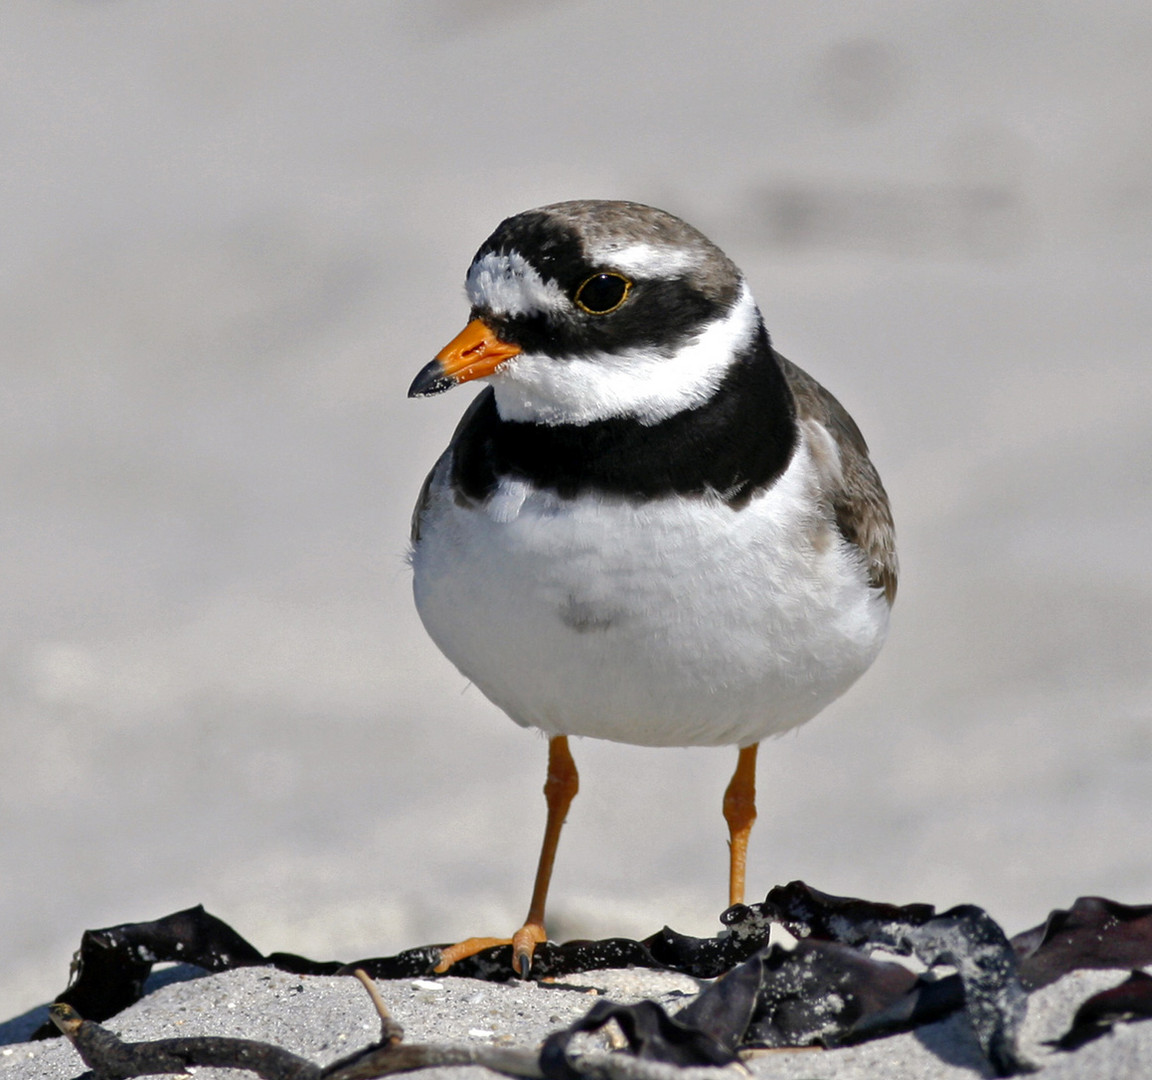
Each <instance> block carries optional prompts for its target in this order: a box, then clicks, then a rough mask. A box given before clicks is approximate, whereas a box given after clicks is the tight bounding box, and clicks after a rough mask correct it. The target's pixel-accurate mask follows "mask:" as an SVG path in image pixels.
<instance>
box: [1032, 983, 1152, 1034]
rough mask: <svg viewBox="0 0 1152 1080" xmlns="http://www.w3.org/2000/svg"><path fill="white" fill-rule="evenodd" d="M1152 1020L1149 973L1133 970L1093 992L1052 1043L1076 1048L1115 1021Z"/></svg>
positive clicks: (1106, 1031) (1102, 1032)
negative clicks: (1097, 991) (1109, 986)
mask: <svg viewBox="0 0 1152 1080" xmlns="http://www.w3.org/2000/svg"><path fill="white" fill-rule="evenodd" d="M1135 1020H1152V975H1148V974H1146V973H1145V972H1143V971H1134V972H1132V974H1131V975H1129V976H1128V978H1127V979H1125V980H1124V982H1122V983H1121V984H1120V985H1119V986H1114V987H1112V989H1111V990H1102V991H1101V992H1100V993H1099V994H1094V995H1093V996H1092V997H1090V998H1089V999H1088V1000H1087V1001H1086V1002H1084V1004H1083V1005H1081V1006H1080V1008H1078V1009H1077V1010H1076V1015H1075V1016H1074V1017H1073V1018H1072V1026H1071V1027H1070V1028H1069V1029H1068V1030H1067V1031H1066V1032H1065V1033H1064V1034H1063V1035H1062V1036H1061V1037H1060V1038H1059V1039H1057V1040H1056V1041H1055V1042H1053V1043H1051V1044H1050V1045H1052V1046H1058V1047H1059V1048H1060V1049H1061V1050H1076V1049H1077V1048H1079V1047H1081V1046H1083V1045H1084V1044H1085V1043H1089V1042H1092V1040H1093V1039H1098V1038H1100V1036H1101V1035H1107V1034H1108V1032H1110V1031H1111V1030H1112V1028H1113V1027H1114V1026H1115V1025H1116V1024H1119V1023H1132V1022H1133V1021H1135Z"/></svg>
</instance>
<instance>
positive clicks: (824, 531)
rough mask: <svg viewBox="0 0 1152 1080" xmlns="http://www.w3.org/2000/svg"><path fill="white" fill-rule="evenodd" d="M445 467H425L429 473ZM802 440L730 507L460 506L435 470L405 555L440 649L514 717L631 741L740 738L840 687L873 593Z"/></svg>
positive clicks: (798, 714) (859, 651)
mask: <svg viewBox="0 0 1152 1080" xmlns="http://www.w3.org/2000/svg"><path fill="white" fill-rule="evenodd" d="M443 468H444V466H443V463H442V466H441V469H443ZM813 477H814V473H813V469H812V465H811V461H810V459H809V457H808V454H807V451H806V450H805V449H804V447H803V444H802V445H801V447H800V448H799V449H798V451H797V454H796V455H795V456H794V458H793V461H792V463H791V464H790V466H789V468H788V470H787V472H786V473H785V474H784V475H783V476H782V477H781V478H780V479H779V480H778V481H777V482H776V483H775V484H774V485H773V486H772V488H770V489H769V490H767V491H765V492H764V493H762V494H761V495H759V496H758V497H756V498H755V499H753V500H752V501H751V502H750V503H749V504H748V505H746V506H745V507H743V508H742V509H739V510H733V509H731V508H729V507H728V506H727V505H726V504H724V503H723V502H722V501H721V500H719V499H701V498H678V499H668V500H658V501H655V502H648V503H639V504H636V505H632V504H628V503H624V502H619V501H605V500H602V499H600V498H598V497H592V496H587V497H582V498H580V499H577V500H568V501H562V500H559V499H557V498H555V497H554V496H550V495H545V494H539V493H535V494H528V489H526V488H525V487H524V485H521V484H518V483H517V484H509V485H507V486H506V487H505V488H504V489H502V490H501V492H499V493H498V494H497V495H496V496H495V497H494V498H493V499H492V500H491V501H490V503H489V504H488V505H487V506H486V507H476V506H466V505H459V504H458V503H457V502H456V501H455V500H454V498H453V495H452V492H451V490H450V489H449V487H448V484H447V483H446V482H445V477H444V475H443V472H442V473H441V475H440V476H438V477H437V479H436V480H435V481H434V483H433V489H432V496H431V500H430V502H429V505H428V506H427V507H426V508H425V513H424V515H423V517H422V518H421V526H420V533H421V535H420V540H419V542H418V543H417V545H416V548H415V550H414V552H413V557H412V564H413V569H414V571H415V581H414V590H415V596H416V606H417V608H418V610H419V612H420V617H421V618H422V619H423V621H424V625H425V627H426V628H427V630H428V633H429V634H430V635H431V637H432V639H433V640H434V641H435V642H436V644H437V645H438V646H439V647H440V648H441V650H443V652H444V654H445V655H446V656H447V657H448V658H449V659H450V660H451V661H452V662H453V663H454V664H455V665H456V666H457V667H458V668H459V669H460V671H461V672H462V673H463V674H464V675H465V676H467V677H468V678H469V679H470V680H471V681H472V682H474V683H475V684H476V685H477V686H478V687H479V688H480V689H481V690H482V691H483V692H484V694H485V695H486V696H487V697H488V698H490V699H491V700H492V701H493V702H495V704H497V705H498V706H500V708H502V709H503V710H504V711H505V712H507V713H508V715H509V716H511V717H512V719H513V720H515V721H516V722H517V723H520V724H523V725H526V726H534V727H538V728H540V729H542V730H543V731H545V732H547V733H548V734H550V735H557V734H566V735H588V736H592V737H595V738H600V739H612V740H615V741H617V742H625V743H635V744H639V745H645V746H708V745H722V744H740V745H749V744H751V743H753V742H756V741H758V740H760V739H762V738H765V737H766V736H768V735H775V734H779V733H781V732H784V731H787V730H788V729H789V728H792V727H795V726H796V725H797V724H801V723H803V722H804V721H806V720H808V719H810V718H811V717H813V716H815V715H816V713H818V712H819V711H820V710H821V709H822V708H824V706H826V705H827V704H828V703H829V702H831V701H833V700H834V699H835V698H837V697H839V695H840V694H842V693H843V692H844V691H845V690H846V689H847V688H848V687H849V686H850V685H851V684H852V683H853V682H854V681H855V680H856V679H857V678H858V677H859V676H860V675H861V674H862V673H863V672H864V671H865V670H866V669H867V668H868V666H869V664H871V663H872V661H873V659H875V657H876V654H877V652H878V651H879V649H880V646H881V645H882V644H883V640H884V636H885V633H886V631H887V626H888V604H887V603H886V602H885V600H884V599H883V596H882V595H881V594H880V593H878V592H877V591H876V590H874V589H872V588H870V587H869V585H868V582H867V576H866V573H865V571H864V568H863V565H862V562H861V560H860V558H859V556H858V554H857V552H856V551H855V549H853V548H852V547H850V546H849V545H847V544H846V543H845V542H844V541H843V539H842V538H841V537H840V534H839V532H838V531H837V530H836V529H835V528H834V527H832V526H830V525H828V526H824V527H820V525H819V523H818V520H817V519H816V517H815V514H814V512H813V513H805V511H804V508H805V507H808V506H810V505H812V504H811V495H810V492H811V486H812V484H813V482H814V479H813Z"/></svg>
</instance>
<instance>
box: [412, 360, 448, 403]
mask: <svg viewBox="0 0 1152 1080" xmlns="http://www.w3.org/2000/svg"><path fill="white" fill-rule="evenodd" d="M455 385H456V380H455V379H453V378H452V376H451V375H445V374H444V368H443V366H442V365H441V363H440V361H439V360H433V361H431V362H430V363H428V364H425V365H424V367H422V368H421V369H420V374H419V375H417V376H416V378H415V379H413V380H412V385H411V386H410V387H408V396H409V397H410V398H417V397H435V396H436V395H437V394H442V393H444V391H445V390H451V389H452V387H454V386H455Z"/></svg>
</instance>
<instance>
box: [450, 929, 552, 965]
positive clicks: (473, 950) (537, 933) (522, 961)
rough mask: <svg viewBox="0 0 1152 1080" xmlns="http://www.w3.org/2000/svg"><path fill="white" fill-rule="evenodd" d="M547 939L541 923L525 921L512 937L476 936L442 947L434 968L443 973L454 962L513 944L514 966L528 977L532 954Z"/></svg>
mask: <svg viewBox="0 0 1152 1080" xmlns="http://www.w3.org/2000/svg"><path fill="white" fill-rule="evenodd" d="M547 940H548V934H547V932H546V931H545V930H544V927H543V926H542V925H541V924H540V923H535V922H529V923H525V924H524V925H523V926H522V927H520V929H519V930H517V931H516V933H515V934H513V935H512V936H511V937H510V938H494V937H474V938H468V939H467V940H465V941H459V942H457V943H456V944H455V945H449V946H448V947H447V948H446V949H441V950H440V963H438V964H437V965H436V966H435V967H434V968H433V969H432V970H433V971H435V973H436V974H437V975H443V974H444V973H445V972H446V971H447V970H448V969H449V968H450V967H451V966H452V965H453V964H455V963H457V962H458V961H460V960H465V959H467V958H468V957H469V956H475V955H476V954H477V953H480V952H483V951H484V950H485V949H493V948H495V947H496V946H497V945H511V946H512V968H513V970H514V971H515V972H516V974H517V975H519V976H520V978H522V979H526V978H528V974H529V972H530V971H531V970H532V954H533V952H535V951H536V946H537V945H539V944H541V943H542V942H545V941H547Z"/></svg>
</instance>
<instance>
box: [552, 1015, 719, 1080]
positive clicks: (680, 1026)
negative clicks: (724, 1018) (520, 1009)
mask: <svg viewBox="0 0 1152 1080" xmlns="http://www.w3.org/2000/svg"><path fill="white" fill-rule="evenodd" d="M609 1020H615V1021H616V1023H617V1024H619V1025H620V1030H621V1031H622V1032H623V1033H624V1038H625V1039H626V1040H627V1041H628V1049H629V1050H630V1051H631V1052H632V1053H633V1054H634V1055H635V1056H636V1057H638V1058H640V1059H641V1060H644V1061H662V1062H665V1063H667V1064H669V1065H728V1064H731V1063H732V1062H733V1061H736V1060H738V1059H737V1057H736V1053H735V1051H734V1049H732V1048H731V1047H729V1046H726V1045H724V1043H722V1042H721V1041H720V1040H718V1039H716V1038H714V1037H713V1036H712V1035H710V1034H709V1033H708V1032H706V1031H703V1030H701V1029H699V1028H697V1027H694V1026H692V1025H690V1024H686V1023H684V1022H682V1021H681V1020H680V1019H679V1018H678V1017H675V1016H669V1015H668V1014H667V1013H666V1012H665V1011H664V1009H663V1008H662V1007H661V1006H660V1005H658V1004H657V1003H656V1002H655V1001H638V1002H636V1004H635V1005H618V1004H617V1003H616V1002H614V1001H598V1002H596V1004H595V1005H593V1006H592V1008H591V1009H589V1010H588V1012H587V1014H585V1015H584V1016H583V1017H582V1018H581V1019H579V1020H577V1021H576V1023H574V1024H572V1025H571V1026H570V1027H567V1028H564V1029H563V1030H562V1031H554V1032H553V1033H552V1034H551V1035H549V1036H548V1038H547V1039H545V1040H544V1046H543V1048H542V1049H541V1051H540V1068H541V1070H542V1071H543V1073H544V1075H545V1077H548V1078H549V1080H577V1078H578V1077H579V1076H580V1075H581V1074H580V1072H579V1071H578V1070H577V1069H575V1068H574V1067H573V1065H572V1062H571V1060H570V1059H569V1057H568V1053H567V1051H568V1044H569V1043H570V1042H571V1041H572V1038H573V1036H575V1035H578V1034H579V1033H581V1032H586V1031H599V1030H600V1028H602V1027H603V1026H604V1025H605V1024H607V1023H608V1021H609Z"/></svg>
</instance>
